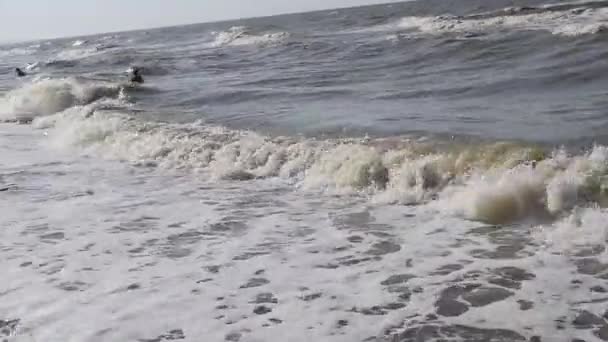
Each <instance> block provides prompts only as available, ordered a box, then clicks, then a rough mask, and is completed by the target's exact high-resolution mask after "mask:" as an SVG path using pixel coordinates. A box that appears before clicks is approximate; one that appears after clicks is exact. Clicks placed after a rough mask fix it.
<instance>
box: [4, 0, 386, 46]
mask: <svg viewBox="0 0 608 342" xmlns="http://www.w3.org/2000/svg"><path fill="white" fill-rule="evenodd" d="M390 1H391V0H0V41H13V40H23V39H36V38H49V37H61V36H74V35H84V34H91V33H100V32H108V31H123V30H131V29H139V28H148V27H158V26H169V25H178V24H186V23H199V22H206V21H216V20H223V19H233V18H243V17H252V16H263V15H272V14H278V13H287V12H301V11H308V10H316V9H327V8H337V7H347V6H357V5H364V4H372V3H383V2H390ZM393 1H394V0H393Z"/></svg>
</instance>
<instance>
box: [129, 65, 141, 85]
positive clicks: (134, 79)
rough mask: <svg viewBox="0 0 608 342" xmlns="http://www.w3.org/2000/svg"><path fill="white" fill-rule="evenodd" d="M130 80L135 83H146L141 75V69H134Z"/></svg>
mask: <svg viewBox="0 0 608 342" xmlns="http://www.w3.org/2000/svg"><path fill="white" fill-rule="evenodd" d="M129 80H130V81H131V82H133V83H144V78H143V77H142V76H141V74H140V73H139V68H133V70H132V71H131V77H130V78H129Z"/></svg>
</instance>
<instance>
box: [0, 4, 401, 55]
mask: <svg viewBox="0 0 608 342" xmlns="http://www.w3.org/2000/svg"><path fill="white" fill-rule="evenodd" d="M26 1H30V2H37V1H44V0H26ZM58 1H68V2H69V1H77V0H58ZM98 1H100V0H98ZM116 1H119V0H116ZM131 1H133V0H131ZM183 1H190V0H183ZM192 1H194V0H192ZM235 1H238V0H235ZM267 1H275V0H267ZM316 1H317V2H321V1H322V0H316ZM329 1H331V0H329ZM336 1H339V2H340V3H343V2H347V3H348V4H346V3H345V4H342V5H337V6H332V7H321V8H305V9H294V10H293V11H289V10H288V11H284V12H276V13H268V14H264V13H259V14H251V15H244V16H240V17H239V16H234V17H218V18H209V19H201V20H198V21H196V20H195V21H183V22H177V23H173V22H160V23H157V24H150V25H146V24H143V25H142V26H140V27H138V26H136V25H135V26H128V25H127V26H126V27H125V26H124V25H118V26H119V27H118V28H116V29H101V28H100V30H98V31H92V30H88V31H87V30H85V31H81V32H80V33H79V32H73V33H56V34H54V33H50V34H48V35H46V36H44V35H43V34H41V35H40V36H32V37H19V36H17V37H13V38H11V37H3V36H1V35H0V44H2V45H6V44H17V43H26V42H32V41H40V40H55V39H68V38H78V37H88V36H95V35H102V34H113V33H114V34H115V33H123V32H133V31H142V30H153V29H162V28H171V27H180V26H190V25H199V24H211V23H221V22H227V21H238V20H247V19H256V18H265V17H273V16H281V15H293V14H300V13H311V12H319V11H331V10H344V9H349V8H357V7H366V6H375V5H389V4H394V3H399V2H406V1H408V0H336ZM332 2H335V1H332ZM3 5H5V3H3V2H2V0H0V11H1V10H2V7H3ZM11 18H14V17H11ZM6 22H7V21H4V23H5V24H6ZM30 23H31V21H30ZM9 25H10V23H9ZM7 31H9V30H7V29H4V28H3V27H2V23H0V32H7Z"/></svg>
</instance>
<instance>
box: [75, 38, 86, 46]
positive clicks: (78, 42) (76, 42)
mask: <svg viewBox="0 0 608 342" xmlns="http://www.w3.org/2000/svg"><path fill="white" fill-rule="evenodd" d="M88 42H89V41H88V40H86V39H85V40H76V41H74V42H73V43H72V46H81V45H84V44H87V43H88Z"/></svg>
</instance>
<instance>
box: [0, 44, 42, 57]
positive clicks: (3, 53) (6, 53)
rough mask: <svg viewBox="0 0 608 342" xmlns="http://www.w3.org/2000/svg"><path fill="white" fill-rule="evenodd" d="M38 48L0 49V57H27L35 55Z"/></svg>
mask: <svg viewBox="0 0 608 342" xmlns="http://www.w3.org/2000/svg"><path fill="white" fill-rule="evenodd" d="M38 47H39V46H38ZM38 47H36V46H30V47H26V48H24V47H15V48H12V49H8V50H1V49H0V57H12V56H27V55H30V54H33V53H36V51H37V50H38Z"/></svg>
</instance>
